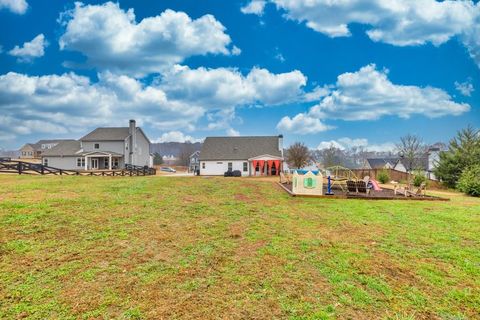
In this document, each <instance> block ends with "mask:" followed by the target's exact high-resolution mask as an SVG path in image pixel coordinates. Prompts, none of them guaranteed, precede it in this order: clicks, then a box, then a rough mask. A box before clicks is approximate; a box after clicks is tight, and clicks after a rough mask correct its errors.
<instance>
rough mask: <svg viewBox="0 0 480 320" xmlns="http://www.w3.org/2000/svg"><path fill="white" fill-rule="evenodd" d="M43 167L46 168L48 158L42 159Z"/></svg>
mask: <svg viewBox="0 0 480 320" xmlns="http://www.w3.org/2000/svg"><path fill="white" fill-rule="evenodd" d="M43 165H44V166H48V158H43Z"/></svg>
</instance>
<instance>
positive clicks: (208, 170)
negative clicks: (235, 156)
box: [200, 160, 250, 176]
mask: <svg viewBox="0 0 480 320" xmlns="http://www.w3.org/2000/svg"><path fill="white" fill-rule="evenodd" d="M229 162H231V163H232V171H234V170H240V172H242V176H248V175H249V171H248V170H247V171H246V172H244V171H243V163H244V162H247V163H248V161H247V160H221V161H220V160H219V161H200V175H202V176H223V174H224V173H225V172H226V171H228V163H229ZM204 165H205V169H204V167H203V166H204ZM248 167H249V165H247V169H249V170H250V168H248Z"/></svg>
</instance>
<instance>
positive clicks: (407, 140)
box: [397, 134, 427, 172]
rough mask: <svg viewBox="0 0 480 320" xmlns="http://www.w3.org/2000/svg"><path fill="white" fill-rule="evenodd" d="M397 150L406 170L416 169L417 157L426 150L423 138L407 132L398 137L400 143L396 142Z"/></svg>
mask: <svg viewBox="0 0 480 320" xmlns="http://www.w3.org/2000/svg"><path fill="white" fill-rule="evenodd" d="M397 151H398V155H399V156H400V158H402V163H403V165H404V166H405V168H406V169H407V171H408V172H410V171H412V170H415V169H418V166H419V165H420V163H419V158H421V157H422V156H424V155H425V153H426V152H427V146H426V145H425V144H424V143H423V140H422V139H421V138H420V137H418V136H415V135H411V134H408V135H406V136H403V137H401V138H400V143H398V144H397Z"/></svg>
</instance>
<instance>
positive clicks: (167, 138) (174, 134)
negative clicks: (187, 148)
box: [154, 131, 203, 143]
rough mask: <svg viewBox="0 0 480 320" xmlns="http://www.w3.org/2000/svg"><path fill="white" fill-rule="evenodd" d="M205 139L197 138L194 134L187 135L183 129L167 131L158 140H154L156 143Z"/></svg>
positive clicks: (200, 140)
mask: <svg viewBox="0 0 480 320" xmlns="http://www.w3.org/2000/svg"><path fill="white" fill-rule="evenodd" d="M202 141H203V139H195V138H194V137H192V136H189V135H185V134H184V133H183V132H181V131H170V132H165V133H164V134H162V136H161V137H160V138H158V139H156V140H154V142H155V143H157V142H182V143H183V142H192V143H195V142H202Z"/></svg>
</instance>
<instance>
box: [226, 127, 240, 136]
mask: <svg viewBox="0 0 480 320" xmlns="http://www.w3.org/2000/svg"><path fill="white" fill-rule="evenodd" d="M226 133H227V136H229V137H238V136H240V132H238V131H237V130H235V129H233V128H228V129H227V132H226Z"/></svg>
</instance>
